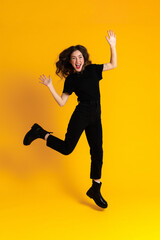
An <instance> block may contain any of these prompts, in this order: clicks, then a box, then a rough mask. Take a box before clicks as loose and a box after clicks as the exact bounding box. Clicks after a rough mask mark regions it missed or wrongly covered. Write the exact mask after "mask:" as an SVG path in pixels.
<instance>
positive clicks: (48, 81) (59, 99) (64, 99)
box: [39, 74, 69, 107]
mask: <svg viewBox="0 0 160 240" xmlns="http://www.w3.org/2000/svg"><path fill="white" fill-rule="evenodd" d="M39 79H40V80H41V82H40V83H42V84H44V85H45V86H47V87H48V88H49V90H50V92H51V93H52V96H53V97H54V99H55V100H56V102H57V103H58V104H59V106H60V107H63V106H64V105H65V104H66V102H67V100H68V98H69V94H67V93H62V95H61V96H60V95H59V94H58V93H57V92H56V90H55V88H54V86H53V84H52V79H51V76H49V78H47V77H46V76H45V75H44V74H43V76H41V75H40V78H39Z"/></svg>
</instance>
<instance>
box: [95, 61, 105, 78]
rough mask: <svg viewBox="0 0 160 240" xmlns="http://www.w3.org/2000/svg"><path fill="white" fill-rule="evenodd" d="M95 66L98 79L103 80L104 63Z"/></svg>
mask: <svg viewBox="0 0 160 240" xmlns="http://www.w3.org/2000/svg"><path fill="white" fill-rule="evenodd" d="M94 66H95V71H96V75H97V77H98V80H101V79H102V78H103V77H102V72H103V64H94Z"/></svg>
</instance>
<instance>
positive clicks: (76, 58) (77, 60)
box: [70, 50, 84, 72]
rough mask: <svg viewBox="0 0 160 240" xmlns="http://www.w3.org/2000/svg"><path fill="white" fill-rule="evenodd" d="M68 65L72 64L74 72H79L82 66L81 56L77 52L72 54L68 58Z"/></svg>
mask: <svg viewBox="0 0 160 240" xmlns="http://www.w3.org/2000/svg"><path fill="white" fill-rule="evenodd" d="M70 63H71V64H72V66H73V68H74V69H75V71H76V72H80V71H81V70H82V67H83V65H84V57H83V54H82V53H81V52H80V51H79V50H76V51H74V52H72V54H71V57H70Z"/></svg>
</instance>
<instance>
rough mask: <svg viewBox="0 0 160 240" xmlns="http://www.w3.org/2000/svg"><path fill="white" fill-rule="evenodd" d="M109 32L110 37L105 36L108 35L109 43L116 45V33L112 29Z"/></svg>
mask: <svg viewBox="0 0 160 240" xmlns="http://www.w3.org/2000/svg"><path fill="white" fill-rule="evenodd" d="M107 32H108V35H109V38H108V37H107V36H105V37H106V39H107V41H108V43H109V45H110V46H115V45H116V34H114V32H113V31H111V30H110V31H107Z"/></svg>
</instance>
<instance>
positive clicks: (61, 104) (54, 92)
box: [48, 83, 63, 107]
mask: <svg viewBox="0 0 160 240" xmlns="http://www.w3.org/2000/svg"><path fill="white" fill-rule="evenodd" d="M48 88H49V90H50V92H51V93H52V96H53V97H54V99H55V100H56V102H57V103H58V104H59V105H60V106H61V107H62V106H63V100H62V98H61V96H60V95H59V94H58V93H57V92H56V90H55V88H54V86H53V84H52V83H51V84H49V85H48Z"/></svg>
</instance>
